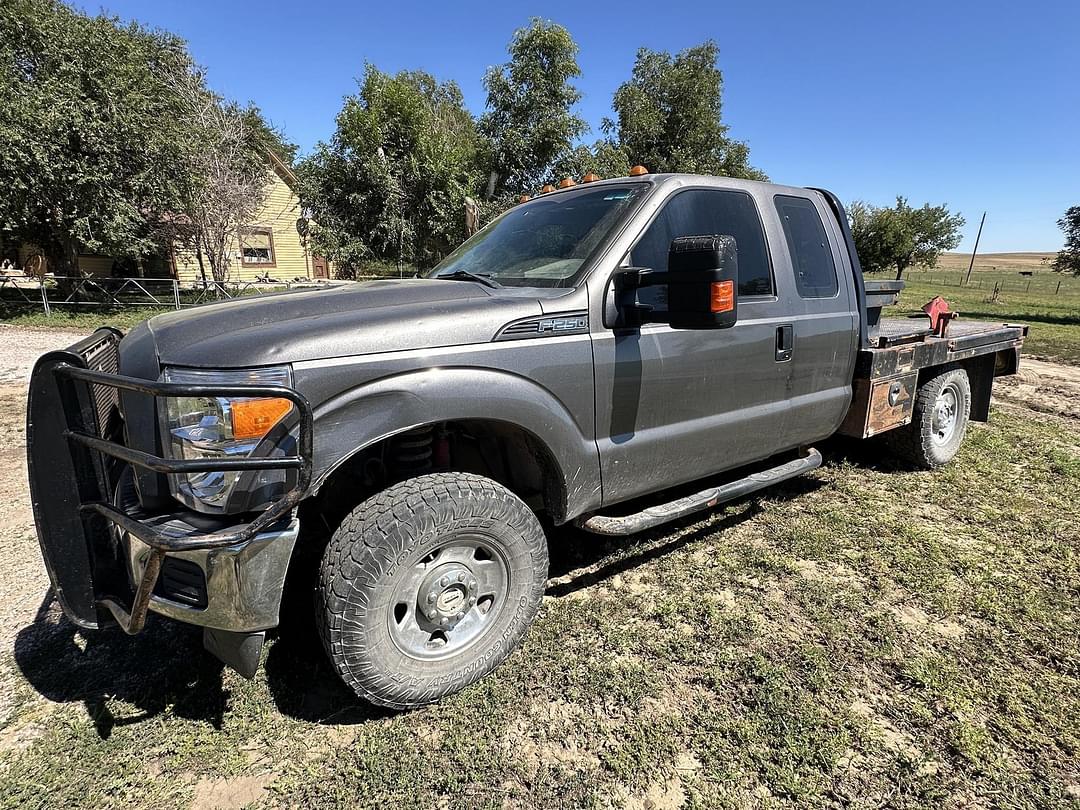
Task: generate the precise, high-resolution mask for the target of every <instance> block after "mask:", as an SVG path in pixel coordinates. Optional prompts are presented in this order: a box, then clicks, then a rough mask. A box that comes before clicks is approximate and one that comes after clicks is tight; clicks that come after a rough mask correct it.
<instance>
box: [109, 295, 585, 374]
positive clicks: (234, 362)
mask: <svg viewBox="0 0 1080 810" xmlns="http://www.w3.org/2000/svg"><path fill="white" fill-rule="evenodd" d="M546 292H548V291H547V290H544V291H538V290H535V289H532V290H525V289H515V288H503V289H491V290H489V289H487V288H485V287H484V286H482V285H480V284H477V283H473V282H466V281H439V280H436V279H401V280H398V279H391V280H384V281H369V282H361V283H358V284H342V285H336V286H331V287H324V288H321V289H305V290H294V291H290V292H283V293H270V294H267V295H257V296H248V297H243V298H236V299H232V300H229V301H223V302H220V303H215V304H208V305H205V306H199V307H194V308H192V309H187V310H180V311H177V312H169V313H166V314H164V315H158V316H157V317H154V318H151V319H150V320H149V321H146V322H145V323H144V324H142V325H140V326H139V327H137V328H136V329H134V330H132V332H131V334H130V335H129V336H128V338H126V339H125V342H129V343H131V344H134V343H138V344H141V345H145V343H144V341H146V340H147V339H148V338H150V339H152V342H153V345H154V347H155V350H156V355H157V360H158V363H159V364H160V365H161V366H168V365H181V366H196V367H206V368H241V367H248V366H262V365H273V364H278V363H294V362H298V361H302V360H321V359H325V358H330V357H348V356H352V355H360V354H371V353H375V352H390V351H403V350H407V349H423V348H436V347H441V346H454V345H462V344H467V343H483V342H487V341H490V340H491V339H492V338H493V337H494V336H495V334H496V333H497V332H498V331H499V329H500V328H502V327H503V326H504V325H506V324H507V323H508V322H510V321H513V320H516V319H518V318H525V317H529V316H531V315H538V314H541V305H540V302H539V300H538V298H537V295H538V293H539V294H540V295H543V294H544V293H546ZM553 292H558V293H560V294H565V293H566V292H567V290H560V291H553ZM144 332H145V333H149V334H144Z"/></svg>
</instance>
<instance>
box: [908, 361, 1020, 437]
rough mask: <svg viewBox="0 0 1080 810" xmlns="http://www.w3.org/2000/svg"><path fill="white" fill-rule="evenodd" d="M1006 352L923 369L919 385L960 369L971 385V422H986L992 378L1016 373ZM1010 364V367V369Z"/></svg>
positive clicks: (988, 415)
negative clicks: (949, 371) (965, 373)
mask: <svg viewBox="0 0 1080 810" xmlns="http://www.w3.org/2000/svg"><path fill="white" fill-rule="evenodd" d="M1009 354H1010V353H1008V352H995V353H994V354H983V355H979V356H978V357H969V358H967V359H965V360H958V361H956V362H954V363H949V364H948V365H944V366H934V367H932V368H924V369H923V370H922V371H921V372H920V373H919V385H920V386H921V385H922V384H923V383H925V382H926V381H927V380H928V379H930V378H932V377H936V376H937V375H938V374H943V373H944V372H946V371H948V370H949V369H953V368H962V369H963V370H964V371H966V372H967V376H968V383H969V384H970V385H971V414H970V417H969V418H970V419H971V421H972V422H986V421H988V420H989V419H990V394H991V392H992V390H993V387H994V377H995V376H1001V375H1002V374H1013V373H1015V371H1016V365H1015V361H1014V360H1012V358H1011V357H1010V356H1008V355H1009ZM1010 362H1012V363H1013V364H1012V366H1011V367H1010V365H1009V364H1010Z"/></svg>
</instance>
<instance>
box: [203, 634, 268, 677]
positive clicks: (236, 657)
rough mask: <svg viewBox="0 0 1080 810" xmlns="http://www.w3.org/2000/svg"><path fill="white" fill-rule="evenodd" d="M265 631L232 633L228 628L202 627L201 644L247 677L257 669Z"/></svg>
mask: <svg viewBox="0 0 1080 810" xmlns="http://www.w3.org/2000/svg"><path fill="white" fill-rule="evenodd" d="M265 640H266V631H264V630H261V631H259V632H258V633H233V632H230V631H228V630H216V629H214V628H212V627H205V628H203V646H204V647H205V648H206V649H207V651H209V652H211V653H213V654H214V655H215V656H217V658H218V659H219V660H220V661H221V662H222V663H223V664H225V666H228V667H231V668H232V669H235V670H236V671H237V672H239V673H240V674H241V675H243V676H244V677H245V678H247V679H249V680H250V679H251V678H254V677H255V673H256V672H257V671H258V669H259V654H260V653H261V652H262V646H263V642H264V641H265Z"/></svg>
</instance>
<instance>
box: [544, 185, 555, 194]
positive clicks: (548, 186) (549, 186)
mask: <svg viewBox="0 0 1080 810" xmlns="http://www.w3.org/2000/svg"><path fill="white" fill-rule="evenodd" d="M554 190H555V186H553V185H551V183H546V184H545V185H544V187H543V188H542V189H540V193H541V194H547V193H548V192H549V191H554Z"/></svg>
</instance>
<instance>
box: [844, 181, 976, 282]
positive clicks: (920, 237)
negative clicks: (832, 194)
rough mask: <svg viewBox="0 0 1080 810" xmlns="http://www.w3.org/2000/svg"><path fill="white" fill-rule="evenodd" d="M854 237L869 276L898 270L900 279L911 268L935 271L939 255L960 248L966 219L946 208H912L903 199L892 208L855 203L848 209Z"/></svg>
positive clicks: (860, 260) (929, 206)
mask: <svg viewBox="0 0 1080 810" xmlns="http://www.w3.org/2000/svg"><path fill="white" fill-rule="evenodd" d="M848 217H849V219H850V221H851V235H852V237H853V238H854V240H855V249H856V251H857V252H858V254H859V263H860V264H862V267H863V270H864V271H866V272H875V271H880V270H887V269H895V270H896V278H897V279H900V278H902V277H903V275H904V271H905V270H906V269H907V268H908V267H910V266H911V265H913V264H914V265H923V266H927V267H933V266H934V265H935V264H936V263H937V259H938V255H939V254H940V253H941V252H942V251H945V250H952V249H953V248H955V247H956V246H957V245H959V244H960V229H961V228H962V227H964V218H963V217H962V216H960V215H959V214H950V213H949V209H948V207H947V206H945V205H937V206H931V205H930V204H929V203H926V204H925V205H923V206H922V207H921V208H912V207H911V206H910V205H908V202H907V200H906V199H904V198H903V197H899V196H898V197H897V198H896V205H895V206H894V207H892V208H876V207H874V206H872V205H869V204H867V203H864V202H859V201H856V202H854V203H852V204H851V205H850V206H849V208H848Z"/></svg>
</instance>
